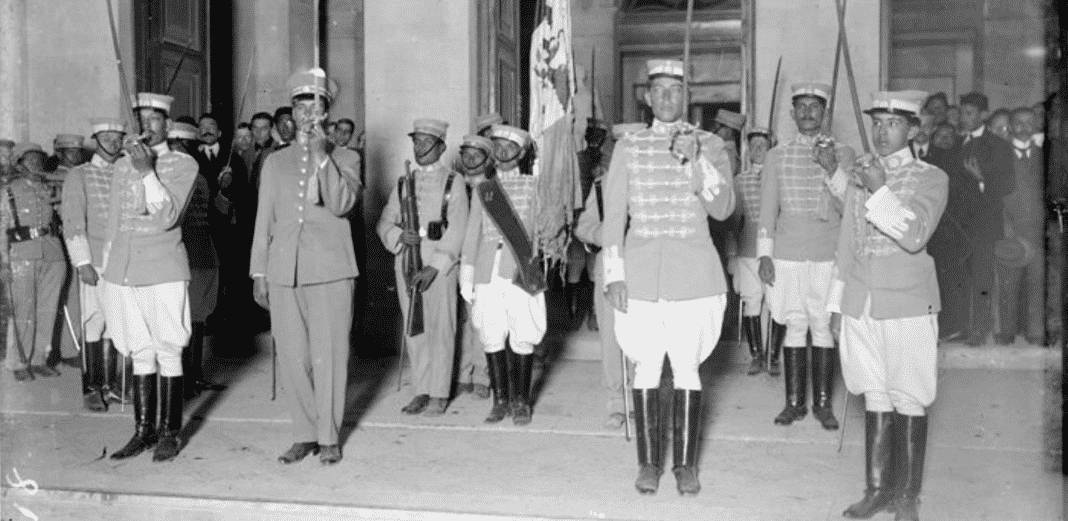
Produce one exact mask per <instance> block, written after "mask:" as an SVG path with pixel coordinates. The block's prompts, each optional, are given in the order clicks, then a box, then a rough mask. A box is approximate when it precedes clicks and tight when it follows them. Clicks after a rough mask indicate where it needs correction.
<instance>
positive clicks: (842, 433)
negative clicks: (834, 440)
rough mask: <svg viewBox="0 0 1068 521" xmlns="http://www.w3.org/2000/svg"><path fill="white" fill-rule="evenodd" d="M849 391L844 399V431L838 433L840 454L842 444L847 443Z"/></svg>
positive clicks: (839, 452) (847, 390)
mask: <svg viewBox="0 0 1068 521" xmlns="http://www.w3.org/2000/svg"><path fill="white" fill-rule="evenodd" d="M850 394H851V393H850V392H849V389H846V392H845V397H844V398H842V402H843V404H842V430H841V431H840V432H839V433H838V454H841V453H842V442H844V441H845V432H846V427H847V426H849V398H851V396H850Z"/></svg>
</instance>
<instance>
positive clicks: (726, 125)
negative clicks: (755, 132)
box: [713, 109, 745, 172]
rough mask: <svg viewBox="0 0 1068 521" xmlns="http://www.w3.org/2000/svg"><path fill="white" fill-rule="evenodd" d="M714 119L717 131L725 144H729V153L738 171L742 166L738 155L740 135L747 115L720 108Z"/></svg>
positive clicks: (735, 169)
mask: <svg viewBox="0 0 1068 521" xmlns="http://www.w3.org/2000/svg"><path fill="white" fill-rule="evenodd" d="M713 121H714V122H715V125H714V126H715V127H716V129H715V133H716V135H717V136H719V137H721V138H723V144H724V145H726V146H727V155H729V156H730V157H731V165H732V166H734V171H735V172H737V171H738V169H739V168H740V166H741V164H740V158H739V156H738V136H739V135H740V134H741V132H742V129H743V128H745V116H743V115H742V114H739V113H737V112H734V111H731V110H727V109H718V110H716V117H715V119H713Z"/></svg>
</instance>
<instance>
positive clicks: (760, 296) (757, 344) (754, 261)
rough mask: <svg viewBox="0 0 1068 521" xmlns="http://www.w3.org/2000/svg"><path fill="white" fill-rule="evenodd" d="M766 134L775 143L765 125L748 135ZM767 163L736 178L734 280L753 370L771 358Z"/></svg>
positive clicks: (753, 165)
mask: <svg viewBox="0 0 1068 521" xmlns="http://www.w3.org/2000/svg"><path fill="white" fill-rule="evenodd" d="M754 136H763V137H764V138H766V139H768V142H769V144H770V143H771V132H770V131H769V130H768V129H765V128H754V129H752V130H750V131H749V133H748V135H747V137H746V139H747V141H748V139H750V138H752V137H754ZM763 170H764V164H763V163H750V164H749V167H748V168H746V169H743V170H742V171H741V172H740V173H739V174H738V175H737V176H735V178H734V188H735V191H736V194H735V195H736V196H737V197H738V202H739V205H738V206H739V208H740V209H741V212H740V213H741V217H742V223H741V228H740V229H739V231H738V234H737V239H738V254H737V256H736V257H735V258H734V277H733V278H732V280H731V282H732V284H733V286H734V291H735V292H736V293H738V296H739V302H740V304H739V305H740V306H741V311H740V312H741V314H742V322H743V325H744V327H745V336H746V338H747V339H748V341H749V353H750V354H751V355H752V356H753V361H752V364H751V365H750V368H749V371H748V372H749V374H750V375H752V374H757V373H759V372H760V371H761V370H763V367H764V364H765V362H766V361H767V352H766V348H765V346H764V343H763V341H762V337H763V335H762V334H761V327H760V314H761V311H762V309H763V305H764V291H765V289H766V288H765V287H764V283H763V282H762V281H761V280H760V273H759V271H760V259H759V258H758V257H757V235H758V232H759V229H760V198H761V172H762V171H763ZM772 356H773V357H774V359H775V361H776V362H775V366H774V367H773V368H769V372H770V373H771V374H772V375H773V376H774V375H776V374H778V359H779V353H778V351H776V352H775V353H774V354H773V355H772Z"/></svg>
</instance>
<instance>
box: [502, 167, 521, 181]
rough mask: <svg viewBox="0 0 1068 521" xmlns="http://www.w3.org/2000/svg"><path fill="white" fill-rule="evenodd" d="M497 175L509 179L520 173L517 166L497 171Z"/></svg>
mask: <svg viewBox="0 0 1068 521" xmlns="http://www.w3.org/2000/svg"><path fill="white" fill-rule="evenodd" d="M497 175H498V176H500V177H502V178H505V177H506V178H509V179H511V178H513V177H519V175H520V174H519V167H515V168H513V169H511V170H501V171H499V172H497Z"/></svg>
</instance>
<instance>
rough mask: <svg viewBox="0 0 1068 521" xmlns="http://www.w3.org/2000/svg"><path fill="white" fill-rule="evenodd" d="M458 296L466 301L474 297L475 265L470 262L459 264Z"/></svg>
mask: <svg viewBox="0 0 1068 521" xmlns="http://www.w3.org/2000/svg"><path fill="white" fill-rule="evenodd" d="M460 296H461V297H463V299H464V300H466V301H468V302H471V301H473V300H474V299H475V267H474V266H472V265H470V264H461V265H460Z"/></svg>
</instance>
